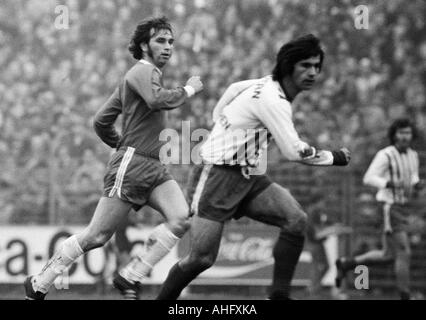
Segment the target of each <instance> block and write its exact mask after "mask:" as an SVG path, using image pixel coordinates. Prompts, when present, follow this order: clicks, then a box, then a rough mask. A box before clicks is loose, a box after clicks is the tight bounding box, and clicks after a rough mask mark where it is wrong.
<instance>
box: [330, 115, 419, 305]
mask: <svg viewBox="0 0 426 320" xmlns="http://www.w3.org/2000/svg"><path fill="white" fill-rule="evenodd" d="M388 136H389V140H390V142H391V145H390V146H388V147H386V148H384V149H382V150H380V151H379V152H377V154H376V156H375V157H374V159H373V161H372V162H371V164H370V167H369V168H368V170H367V172H366V173H365V175H364V183H365V184H366V185H369V186H372V187H374V188H377V189H378V192H377V195H376V199H377V201H378V202H379V203H380V205H381V207H382V212H383V249H382V250H372V251H369V252H367V253H364V254H362V255H359V256H356V257H353V258H345V257H342V258H340V259H338V260H337V261H336V266H337V270H338V274H337V277H336V286H337V287H340V286H341V283H342V280H343V279H344V278H345V276H346V273H347V272H348V271H349V270H352V269H354V268H355V267H356V266H357V265H366V266H371V265H378V264H390V263H393V264H394V270H395V274H396V283H397V288H398V290H399V294H400V298H401V299H402V300H408V299H410V286H409V283H410V242H409V239H408V234H407V231H406V229H407V226H408V217H409V214H410V212H411V210H412V209H413V208H412V207H411V206H410V200H412V197H413V195H414V194H415V193H416V192H417V191H419V190H420V189H422V188H423V185H424V183H423V182H422V181H421V180H420V178H419V157H418V155H417V152H416V151H414V150H413V149H411V148H410V145H411V142H412V140H413V139H414V137H415V136H416V128H415V126H414V125H413V124H412V123H411V121H410V120H408V119H397V120H395V122H394V123H393V124H392V125H391V126H390V128H389V133H388Z"/></svg>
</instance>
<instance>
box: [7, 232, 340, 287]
mask: <svg viewBox="0 0 426 320" xmlns="http://www.w3.org/2000/svg"><path fill="white" fill-rule="evenodd" d="M82 230H83V227H82V226H69V227H60V226H3V227H0V283H21V282H22V281H23V280H24V279H25V277H26V275H28V274H35V273H37V272H39V271H40V270H41V268H42V267H43V266H44V264H45V263H46V261H47V259H48V257H50V256H51V255H52V254H53V252H54V250H55V248H57V246H58V245H60V243H61V242H62V241H63V240H65V239H66V238H67V237H68V236H70V235H71V234H74V233H78V232H81V231H82ZM151 230H152V228H151V227H147V228H129V229H128V230H127V235H128V237H129V239H130V242H131V243H132V245H133V249H132V254H136V253H137V252H142V251H143V250H144V244H145V241H146V239H147V238H148V236H149V234H150V232H151ZM277 235H278V230H277V229H276V228H266V227H264V226H261V227H248V226H243V227H241V226H239V227H236V226H232V225H231V226H229V227H227V228H225V231H224V234H223V237H222V242H221V248H220V251H219V255H218V258H217V261H216V263H215V265H214V266H213V267H212V268H210V269H209V270H207V271H205V272H204V273H202V274H201V275H200V277H199V278H198V279H197V280H195V281H194V284H202V285H208V284H214V285H269V284H270V282H271V276H272V268H273V255H272V249H273V245H274V243H275V239H276V237H277ZM326 247H327V253H328V255H329V261H330V262H331V261H333V259H334V258H335V256H337V251H336V250H337V240H336V239H335V238H333V237H330V238H329V239H328V240H327V243H326ZM188 250H189V237H188V236H185V237H184V238H183V239H182V241H181V242H180V243H179V245H178V246H177V247H175V248H174V249H173V250H172V251H171V253H170V254H169V255H167V256H166V257H165V258H164V259H163V260H162V261H161V262H160V263H159V264H158V265H157V266H156V267H155V268H154V270H153V272H152V273H151V275H150V278H149V279H148V280H147V281H146V283H149V284H161V283H162V282H163V281H164V280H165V278H166V277H167V274H168V272H169V270H170V268H171V267H172V266H173V264H174V263H176V262H177V261H178V258H179V257H182V256H183V255H185V254H186V253H187V252H188ZM311 263H312V256H311V254H310V253H309V251H307V250H305V251H304V252H303V253H302V255H301V258H300V261H299V264H298V267H297V269H296V273H295V277H294V282H293V284H294V285H300V286H305V285H309V283H310V272H311V271H310V270H311ZM115 265H116V260H115V255H114V253H113V251H112V250H111V248H110V247H108V246H106V247H104V248H98V249H95V250H93V251H90V252H89V253H88V254H86V255H84V256H82V257H80V258H79V259H78V260H77V262H76V263H74V264H73V265H72V266H71V267H70V268H69V269H68V272H67V273H66V274H65V277H63V278H58V279H57V283H58V284H59V286H60V284H61V283H62V282H63V283H65V284H94V283H96V282H97V281H99V280H100V279H106V281H110V280H111V275H112V273H113V272H114V270H115ZM331 265H334V264H333V263H331ZM334 272H335V270H333V269H330V270H329V272H328V273H327V274H326V275H325V277H324V279H323V281H322V282H323V284H324V285H329V284H331V283H332V281H333V279H334Z"/></svg>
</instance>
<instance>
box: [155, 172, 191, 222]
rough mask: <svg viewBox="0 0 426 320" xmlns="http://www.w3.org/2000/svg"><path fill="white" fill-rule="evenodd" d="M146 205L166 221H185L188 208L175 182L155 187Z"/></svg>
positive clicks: (167, 182) (170, 181)
mask: <svg viewBox="0 0 426 320" xmlns="http://www.w3.org/2000/svg"><path fill="white" fill-rule="evenodd" d="M148 204H149V205H150V206H151V207H152V208H154V209H155V210H157V211H159V212H160V213H161V214H162V215H163V216H164V217H165V218H166V219H167V220H168V221H173V220H180V219H185V218H187V217H188V216H189V207H188V204H187V202H186V199H185V196H184V194H183V192H182V189H181V188H180V186H179V185H178V183H177V182H176V181H175V180H168V181H166V182H163V183H162V184H160V185H159V186H157V187H155V188H154V190H153V191H152V192H151V195H150V197H149V200H148Z"/></svg>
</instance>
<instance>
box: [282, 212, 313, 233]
mask: <svg viewBox="0 0 426 320" xmlns="http://www.w3.org/2000/svg"><path fill="white" fill-rule="evenodd" d="M307 221H308V216H307V214H306V213H305V212H304V211H302V210H299V211H298V212H297V213H296V214H295V215H294V216H293V217H292V218H291V219H289V223H288V226H287V228H286V229H287V231H289V232H291V233H294V234H305V231H306V227H307Z"/></svg>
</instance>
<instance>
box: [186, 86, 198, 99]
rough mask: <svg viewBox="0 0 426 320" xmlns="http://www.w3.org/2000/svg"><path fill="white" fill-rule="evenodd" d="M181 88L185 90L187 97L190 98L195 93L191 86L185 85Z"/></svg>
mask: <svg viewBox="0 0 426 320" xmlns="http://www.w3.org/2000/svg"><path fill="white" fill-rule="evenodd" d="M183 89H184V90H185V91H186V94H187V95H188V98H191V97H192V96H193V95H194V94H195V89H194V88H193V87H191V86H185V87H183Z"/></svg>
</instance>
